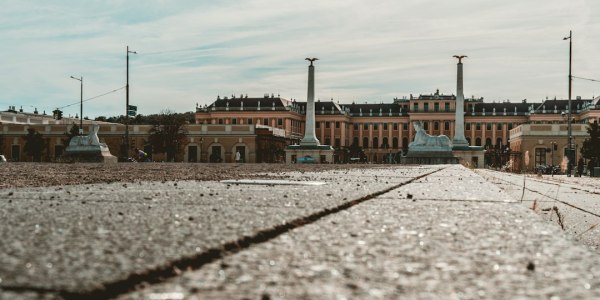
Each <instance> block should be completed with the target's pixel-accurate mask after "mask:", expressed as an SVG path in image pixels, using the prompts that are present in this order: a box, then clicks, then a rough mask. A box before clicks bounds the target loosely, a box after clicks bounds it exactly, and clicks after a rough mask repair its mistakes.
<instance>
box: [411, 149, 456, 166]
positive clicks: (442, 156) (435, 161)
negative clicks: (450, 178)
mask: <svg viewBox="0 0 600 300" xmlns="http://www.w3.org/2000/svg"><path fill="white" fill-rule="evenodd" d="M400 163H401V164H403V165H447V164H458V158H457V157H454V155H452V151H414V150H413V151H411V150H410V149H409V150H408V153H407V154H406V156H403V157H401V158H400Z"/></svg>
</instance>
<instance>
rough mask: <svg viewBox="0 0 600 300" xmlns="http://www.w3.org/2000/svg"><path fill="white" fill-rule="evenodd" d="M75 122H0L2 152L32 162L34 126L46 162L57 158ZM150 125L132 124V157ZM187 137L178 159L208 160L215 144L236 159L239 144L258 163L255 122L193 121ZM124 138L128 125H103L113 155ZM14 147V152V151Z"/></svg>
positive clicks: (161, 156)
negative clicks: (29, 138)
mask: <svg viewBox="0 0 600 300" xmlns="http://www.w3.org/2000/svg"><path fill="white" fill-rule="evenodd" d="M71 126H72V125H63V124H60V125H37V124H0V154H4V155H5V156H6V157H7V159H11V160H14V161H30V160H31V158H30V157H27V156H26V154H25V153H24V151H23V149H24V147H25V138H24V137H25V136H26V135H27V129H28V128H34V129H35V130H37V131H38V132H39V133H40V134H42V136H43V138H44V139H45V140H46V144H47V147H46V151H45V153H44V154H43V161H46V162H52V161H56V160H57V157H58V156H60V155H61V154H62V151H64V148H65V147H64V143H65V141H66V139H67V136H66V132H68V131H69V130H70V128H71ZM90 126H91V125H84V134H86V133H88V132H89V130H90ZM151 127H152V126H151V125H130V126H129V138H130V156H134V153H133V149H134V148H139V149H147V147H148V137H149V136H150V134H149V130H150V128H151ZM186 128H187V130H188V134H187V136H186V140H185V142H184V143H183V145H182V146H181V149H180V151H179V152H178V153H177V155H176V158H175V161H185V162H188V161H197V162H208V161H209V158H210V153H211V151H212V149H213V148H212V146H221V149H222V151H221V152H222V153H221V154H222V156H221V157H222V162H234V161H235V153H236V147H239V146H243V147H245V153H243V154H244V157H245V158H246V159H245V162H249V163H253V162H256V133H255V128H254V126H253V125H207V124H192V125H188V126H187V127H186ZM124 137H125V125H122V124H100V129H99V131H98V138H99V139H100V142H102V143H106V144H107V146H108V147H109V150H110V152H111V154H113V155H115V156H118V155H119V149H120V147H121V145H122V144H123V141H124ZM190 147H196V155H195V156H193V157H190V156H189V155H190V150H191V149H192V148H190ZM13 150H14V151H13ZM152 158H153V160H155V161H162V160H164V159H165V155H164V154H157V153H152Z"/></svg>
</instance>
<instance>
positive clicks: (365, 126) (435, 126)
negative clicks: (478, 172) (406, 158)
mask: <svg viewBox="0 0 600 300" xmlns="http://www.w3.org/2000/svg"><path fill="white" fill-rule="evenodd" d="M415 104H417V103H415ZM260 121H261V120H260V119H257V121H256V122H257V124H261V122H260ZM324 123H325V128H331V126H332V125H333V124H335V128H340V122H339V121H338V122H324ZM429 123H430V122H423V129H425V130H429ZM218 124H219V125H223V124H225V120H224V119H218ZM231 124H233V125H236V124H238V119H237V118H232V119H231ZM245 124H253V120H252V118H248V119H246V123H245ZM369 124H370V123H362V126H363V130H369ZM372 124H373V130H379V123H372ZM398 124H402V130H408V123H393V128H394V130H398V127H399V125H398ZM484 124H485V127H486V130H492V127H493V126H494V123H484ZM495 124H496V130H502V127H503V125H504V124H505V123H495ZM506 124H508V130H511V129H513V123H506ZM262 125H267V126H271V124H270V123H269V119H268V118H264V119H262ZM360 125H361V123H354V124H353V126H354V130H358V129H359V128H360ZM277 126H283V119H282V118H278V119H277ZM320 127H321V122H316V128H320ZM481 127H482V123H475V130H481ZM383 130H388V123H383ZM433 130H440V123H439V122H437V121H434V122H433ZM444 130H450V122H447V121H446V122H444ZM465 130H471V123H465Z"/></svg>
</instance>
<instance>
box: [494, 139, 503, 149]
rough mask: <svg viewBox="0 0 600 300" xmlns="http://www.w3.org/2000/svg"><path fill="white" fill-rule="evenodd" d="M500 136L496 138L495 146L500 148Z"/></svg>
mask: <svg viewBox="0 0 600 300" xmlns="http://www.w3.org/2000/svg"><path fill="white" fill-rule="evenodd" d="M502 144H503V143H502V138H497V139H496V148H500V146H502Z"/></svg>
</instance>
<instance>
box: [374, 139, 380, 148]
mask: <svg viewBox="0 0 600 300" xmlns="http://www.w3.org/2000/svg"><path fill="white" fill-rule="evenodd" d="M373 148H379V138H376V137H374V138H373Z"/></svg>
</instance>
